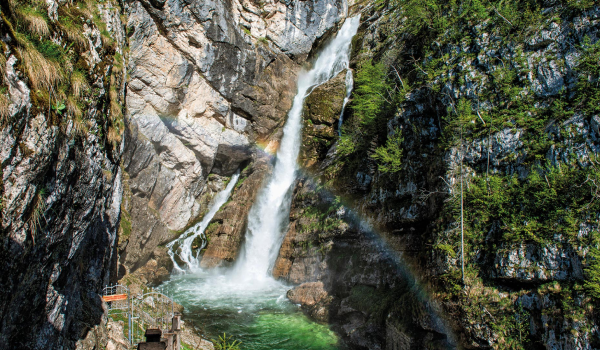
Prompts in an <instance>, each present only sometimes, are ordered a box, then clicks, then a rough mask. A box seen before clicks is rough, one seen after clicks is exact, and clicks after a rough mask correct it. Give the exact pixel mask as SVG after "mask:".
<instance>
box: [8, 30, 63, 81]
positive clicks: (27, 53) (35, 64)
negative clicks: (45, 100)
mask: <svg viewBox="0 0 600 350" xmlns="http://www.w3.org/2000/svg"><path fill="white" fill-rule="evenodd" d="M17 52H18V53H19V56H20V57H21V59H22V60H23V66H24V67H25V68H26V70H27V73H28V76H29V80H30V83H31V85H32V86H33V87H34V88H35V89H48V90H49V89H52V88H53V87H54V86H55V85H56V84H58V83H61V82H62V81H63V79H64V78H63V76H62V74H61V68H60V65H59V64H58V63H57V62H53V61H51V60H49V59H47V58H46V57H44V55H42V54H41V53H40V52H39V51H38V50H37V49H36V48H35V47H34V46H33V45H32V44H31V43H29V42H27V43H26V45H21V46H20V47H18V48H17Z"/></svg>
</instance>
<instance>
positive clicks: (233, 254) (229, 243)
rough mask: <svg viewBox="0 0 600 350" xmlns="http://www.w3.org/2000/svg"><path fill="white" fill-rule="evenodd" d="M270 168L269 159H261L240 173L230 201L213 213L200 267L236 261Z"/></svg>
mask: <svg viewBox="0 0 600 350" xmlns="http://www.w3.org/2000/svg"><path fill="white" fill-rule="evenodd" d="M269 169H270V167H269V164H268V160H267V159H265V158H260V159H257V160H256V161H255V163H253V164H252V166H251V167H248V168H247V169H246V170H245V171H243V172H242V173H241V174H240V178H239V179H238V185H236V187H235V188H234V189H233V191H232V193H231V197H230V200H229V201H228V202H227V203H226V204H224V205H223V206H222V207H221V209H220V210H219V211H218V212H217V213H216V214H215V216H214V217H213V219H212V220H211V222H210V224H209V225H208V227H207V229H206V231H205V234H206V236H207V238H208V243H207V246H206V250H205V252H204V254H203V255H202V260H200V266H201V267H202V268H214V267H217V266H223V265H228V264H231V263H232V262H233V261H234V260H235V259H236V258H237V256H238V253H239V250H240V247H241V245H242V241H243V238H244V234H245V231H246V226H247V221H248V212H249V211H250V208H251V207H252V203H254V199H255V198H256V195H257V194H258V191H259V190H260V188H261V187H262V182H263V180H264V178H265V176H267V175H268V173H269Z"/></svg>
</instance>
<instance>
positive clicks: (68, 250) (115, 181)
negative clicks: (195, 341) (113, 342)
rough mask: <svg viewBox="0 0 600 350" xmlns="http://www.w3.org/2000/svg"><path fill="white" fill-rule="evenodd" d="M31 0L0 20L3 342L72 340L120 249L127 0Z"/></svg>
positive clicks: (97, 311)
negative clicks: (122, 7)
mask: <svg viewBox="0 0 600 350" xmlns="http://www.w3.org/2000/svg"><path fill="white" fill-rule="evenodd" d="M29 5H31V7H25V6H29ZM29 5H27V4H25V3H22V2H9V3H8V4H7V3H3V4H2V21H1V23H0V27H1V29H0V31H1V33H2V37H1V40H2V41H1V42H0V46H1V47H2V53H1V54H0V64H1V67H0V73H1V76H0V85H1V88H2V98H3V100H2V101H1V102H2V105H1V106H0V109H1V110H2V114H3V119H2V128H1V131H0V133H1V137H0V139H1V141H0V155H1V162H2V186H1V195H2V197H1V198H2V202H1V203H2V234H1V240H0V264H1V265H2V269H3V272H2V273H1V274H0V285H1V286H2V290H1V291H0V315H1V316H0V344H2V347H3V348H10V349H63V348H64V349H68V348H74V347H75V343H76V342H77V341H78V339H80V338H82V337H85V336H86V334H87V332H88V330H89V329H90V327H93V326H94V325H97V324H99V323H100V322H101V320H102V317H103V310H102V306H101V300H100V297H99V294H101V292H102V287H103V286H104V285H106V284H107V283H108V282H109V272H110V270H111V266H112V265H113V263H114V261H115V258H116V256H115V250H114V246H115V242H116V238H117V229H118V226H119V216H120V204H121V195H122V184H121V181H122V180H121V179H122V172H121V170H120V168H119V162H120V157H121V152H122V144H121V137H120V132H122V129H121V131H120V130H119V127H120V126H122V119H121V114H120V113H121V107H120V106H121V105H122V104H123V101H124V94H123V92H124V70H123V64H122V62H123V61H122V60H123V57H124V56H125V54H126V52H125V49H124V46H125V41H126V38H125V36H124V25H123V24H122V23H121V18H120V15H121V13H120V12H119V6H118V4H117V3H116V2H112V1H108V2H103V3H101V4H99V3H95V2H90V3H77V4H72V3H68V4H67V3H65V2H55V1H52V0H50V1H47V2H46V3H44V5H43V6H42V5H40V4H37V3H36V4H29ZM29 16H32V17H33V20H35V19H36V18H37V19H38V20H39V21H38V22H36V23H37V27H35V26H32V25H29V26H27V25H26V23H32V21H33V20H32V19H31V18H32V17H29ZM28 21H29V22H28ZM40 21H41V22H40ZM40 28H41V29H40ZM50 37H52V38H53V39H52V41H50V39H49V38H50ZM38 39H39V40H41V41H42V42H43V41H44V40H47V41H48V42H50V43H46V44H42V43H41V42H40V41H38ZM40 69H41V70H40ZM4 99H6V100H4Z"/></svg>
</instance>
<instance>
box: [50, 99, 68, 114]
mask: <svg viewBox="0 0 600 350" xmlns="http://www.w3.org/2000/svg"><path fill="white" fill-rule="evenodd" d="M65 108H66V106H65V104H64V103H63V102H62V101H58V100H57V101H56V102H55V103H54V104H53V105H52V110H53V111H54V112H55V113H56V114H62V113H63V111H64V110H65Z"/></svg>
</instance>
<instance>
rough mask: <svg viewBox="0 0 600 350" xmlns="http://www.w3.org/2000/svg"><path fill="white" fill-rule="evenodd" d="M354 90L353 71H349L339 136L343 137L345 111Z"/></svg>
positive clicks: (339, 124)
mask: <svg viewBox="0 0 600 350" xmlns="http://www.w3.org/2000/svg"><path fill="white" fill-rule="evenodd" d="M352 89H354V76H353V75H352V71H351V70H350V69H348V71H347V72H346V97H345V98H344V103H343V104H342V111H341V112H340V120H339V121H338V135H340V136H342V123H343V122H344V110H346V105H347V104H348V101H350V95H352Z"/></svg>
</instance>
